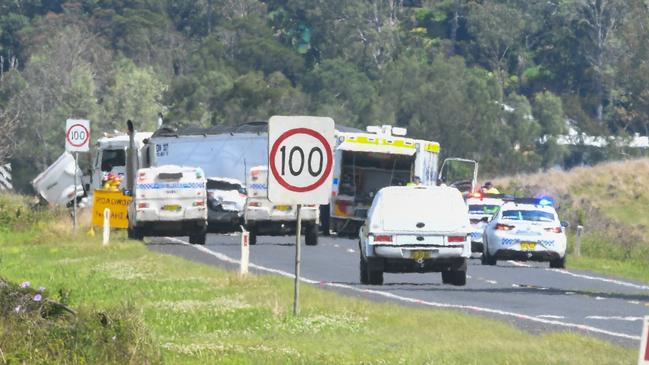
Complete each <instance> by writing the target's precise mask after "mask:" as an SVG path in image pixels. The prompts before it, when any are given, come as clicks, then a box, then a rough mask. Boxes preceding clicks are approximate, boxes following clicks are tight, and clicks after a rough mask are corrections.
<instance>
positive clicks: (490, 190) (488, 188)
mask: <svg viewBox="0 0 649 365" xmlns="http://www.w3.org/2000/svg"><path fill="white" fill-rule="evenodd" d="M480 191H482V192H483V193H485V194H500V191H499V190H498V189H496V187H495V186H493V184H492V183H491V181H487V182H486V183H484V186H483V187H482V188H481V189H480Z"/></svg>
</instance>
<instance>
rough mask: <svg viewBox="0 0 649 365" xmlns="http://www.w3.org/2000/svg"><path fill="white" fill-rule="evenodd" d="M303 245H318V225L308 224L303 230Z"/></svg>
mask: <svg viewBox="0 0 649 365" xmlns="http://www.w3.org/2000/svg"><path fill="white" fill-rule="evenodd" d="M304 243H305V244H306V245H307V246H315V245H317V244H318V225H317V224H309V225H307V226H306V227H305V229H304Z"/></svg>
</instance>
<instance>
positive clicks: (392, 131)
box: [365, 124, 408, 137]
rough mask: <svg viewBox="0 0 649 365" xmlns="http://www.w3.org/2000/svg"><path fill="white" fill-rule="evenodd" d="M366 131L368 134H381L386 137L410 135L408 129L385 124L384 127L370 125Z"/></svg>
mask: <svg viewBox="0 0 649 365" xmlns="http://www.w3.org/2000/svg"><path fill="white" fill-rule="evenodd" d="M365 130H366V131H367V132H368V133H375V134H381V135H385V136H388V137H389V136H405V135H406V134H407V133H408V130H407V129H406V128H402V127H393V126H391V125H388V124H384V125H382V126H378V125H368V126H367V127H366V128H365Z"/></svg>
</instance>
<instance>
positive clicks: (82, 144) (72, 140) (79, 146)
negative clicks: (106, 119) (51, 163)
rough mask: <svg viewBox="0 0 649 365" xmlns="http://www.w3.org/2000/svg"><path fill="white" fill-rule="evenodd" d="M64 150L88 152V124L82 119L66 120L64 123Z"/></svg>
mask: <svg viewBox="0 0 649 365" xmlns="http://www.w3.org/2000/svg"><path fill="white" fill-rule="evenodd" d="M65 150H66V151H68V152H88V151H89V150H90V122H89V121H87V120H83V119H68V120H67V121H66V122H65Z"/></svg>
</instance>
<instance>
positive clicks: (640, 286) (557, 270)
mask: <svg viewBox="0 0 649 365" xmlns="http://www.w3.org/2000/svg"><path fill="white" fill-rule="evenodd" d="M546 270H547V271H554V272H557V273H559V274H564V275H570V276H574V277H576V278H581V279H587V280H599V281H603V282H605V283H609V284H616V285H621V286H626V287H629V288H635V289H641V290H649V286H647V285H638V284H633V283H629V282H626V281H622V280H615V279H608V278H602V277H599V276H590V275H584V274H576V273H574V272H570V271H568V270H562V269H546Z"/></svg>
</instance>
